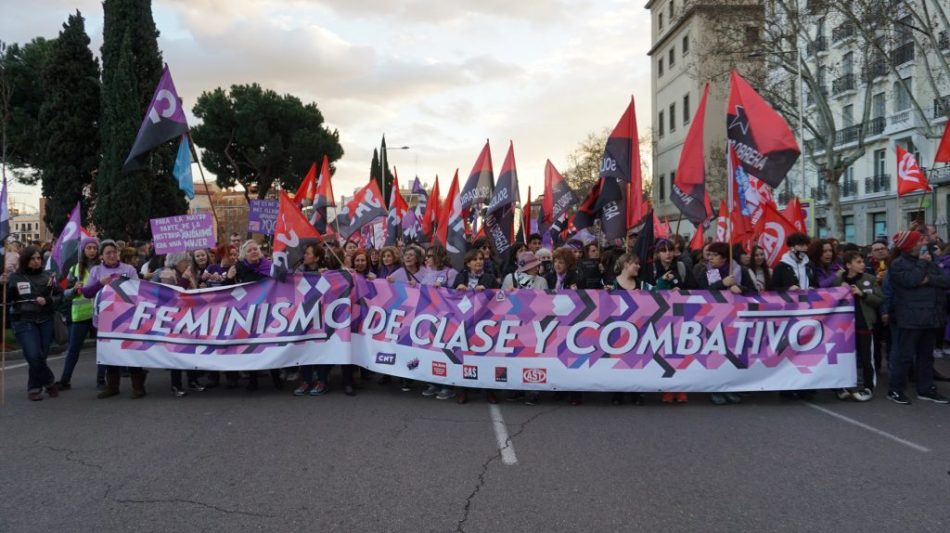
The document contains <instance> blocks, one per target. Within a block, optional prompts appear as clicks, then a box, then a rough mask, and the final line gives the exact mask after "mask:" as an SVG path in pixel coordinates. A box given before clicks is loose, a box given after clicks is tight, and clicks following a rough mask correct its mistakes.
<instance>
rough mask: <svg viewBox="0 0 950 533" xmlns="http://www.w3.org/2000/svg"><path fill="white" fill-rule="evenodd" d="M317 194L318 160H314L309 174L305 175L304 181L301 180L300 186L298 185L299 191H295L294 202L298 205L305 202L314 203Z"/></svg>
mask: <svg viewBox="0 0 950 533" xmlns="http://www.w3.org/2000/svg"><path fill="white" fill-rule="evenodd" d="M316 194H317V162H316V161H314V162H313V163H312V164H311V165H310V170H308V171H307V175H306V176H304V178H303V181H301V182H300V186H299V187H297V192H296V193H294V203H295V204H297V205H303V204H304V203H305V202H310V203H313V198H314V196H316Z"/></svg>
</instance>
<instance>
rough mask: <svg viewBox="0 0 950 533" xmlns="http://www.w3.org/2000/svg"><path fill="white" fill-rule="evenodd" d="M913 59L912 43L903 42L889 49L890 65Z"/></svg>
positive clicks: (897, 64) (901, 63)
mask: <svg viewBox="0 0 950 533" xmlns="http://www.w3.org/2000/svg"><path fill="white" fill-rule="evenodd" d="M913 60H914V43H913V42H910V43H904V44H902V45H900V46H898V47H897V48H895V49H893V50H891V65H893V66H895V67H896V66H899V65H903V64H904V63H908V62H910V61H913Z"/></svg>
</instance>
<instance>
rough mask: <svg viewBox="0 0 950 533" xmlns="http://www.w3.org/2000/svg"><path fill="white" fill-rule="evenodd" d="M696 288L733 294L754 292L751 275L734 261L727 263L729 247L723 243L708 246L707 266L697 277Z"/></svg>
mask: <svg viewBox="0 0 950 533" xmlns="http://www.w3.org/2000/svg"><path fill="white" fill-rule="evenodd" d="M737 277H738V279H736V278H737ZM696 286H697V287H698V288H699V289H703V290H714V291H716V290H719V291H729V292H731V293H733V294H750V293H754V292H756V291H755V282H754V281H753V280H752V273H751V272H749V270H748V269H745V268H743V267H742V266H741V265H739V263H736V262H735V261H733V262H731V263H730V262H729V245H728V244H726V243H724V242H714V243H712V244H710V245H709V264H708V265H707V267H706V271H705V272H703V273H702V274H701V275H699V276H698V277H697V279H696Z"/></svg>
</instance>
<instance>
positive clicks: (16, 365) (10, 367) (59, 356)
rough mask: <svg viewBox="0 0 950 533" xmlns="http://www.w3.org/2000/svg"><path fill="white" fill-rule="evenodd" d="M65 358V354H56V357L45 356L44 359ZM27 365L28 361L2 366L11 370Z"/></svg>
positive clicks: (55, 359)
mask: <svg viewBox="0 0 950 533" xmlns="http://www.w3.org/2000/svg"><path fill="white" fill-rule="evenodd" d="M65 358H66V356H65V355H57V356H56V357H47V358H46V360H47V361H57V360H59V359H65ZM28 365H29V363H17V364H15V365H10V366H5V367H3V369H4V370H13V369H14V368H23V367H25V366H28Z"/></svg>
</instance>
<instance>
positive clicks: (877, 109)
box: [871, 93, 886, 118]
mask: <svg viewBox="0 0 950 533" xmlns="http://www.w3.org/2000/svg"><path fill="white" fill-rule="evenodd" d="M884 102H885V98H884V93H877V94H875V95H874V96H872V97H871V118H881V117H883V116H884V112H885V105H886V104H885V103H884Z"/></svg>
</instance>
